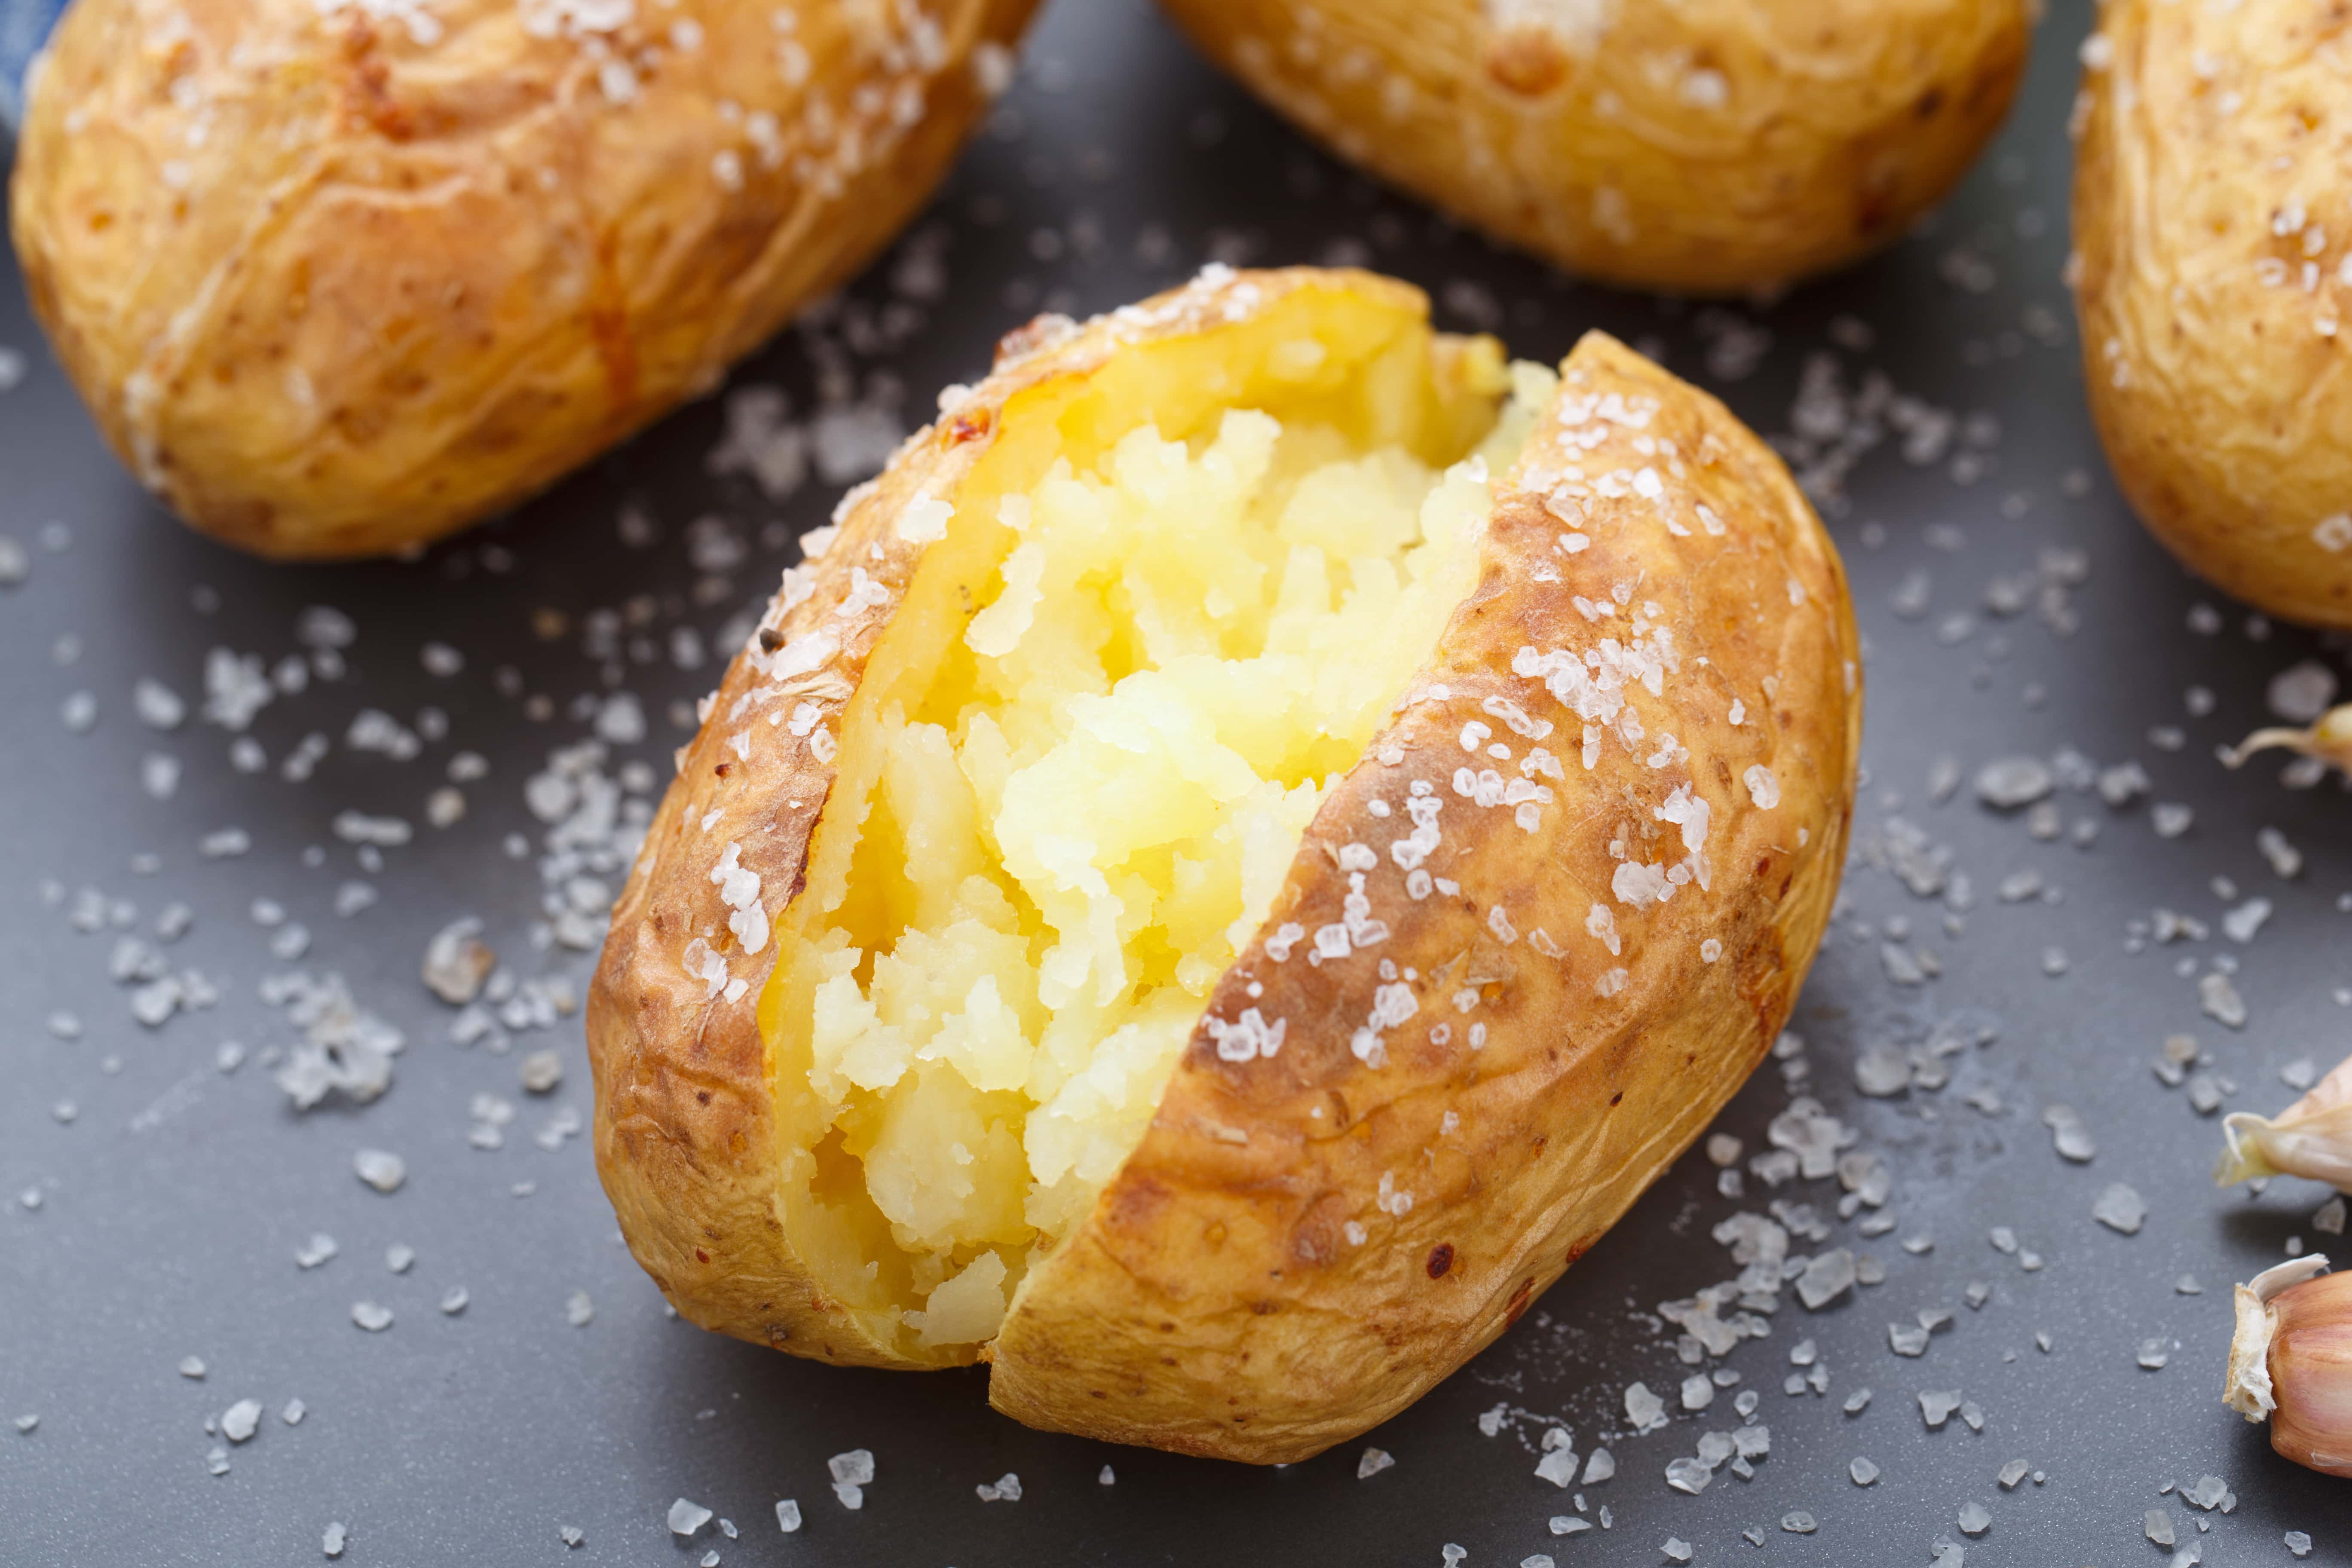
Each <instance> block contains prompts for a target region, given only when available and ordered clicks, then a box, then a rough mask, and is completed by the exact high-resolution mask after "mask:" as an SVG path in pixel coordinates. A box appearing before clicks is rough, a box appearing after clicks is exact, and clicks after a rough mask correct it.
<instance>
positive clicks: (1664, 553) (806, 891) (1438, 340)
mask: <svg viewBox="0 0 2352 1568" xmlns="http://www.w3.org/2000/svg"><path fill="white" fill-rule="evenodd" d="M941 405H942V409H943V412H942V414H941V416H940V420H939V421H938V423H937V424H936V425H934V426H931V427H929V428H927V429H924V430H921V431H919V432H917V433H916V434H915V435H914V436H913V437H910V438H909V440H908V442H907V444H906V445H905V446H904V447H902V448H901V449H900V451H899V452H898V456H897V458H895V459H894V460H893V461H892V463H891V464H890V466H889V467H888V468H887V470H886V471H885V472H884V474H883V475H882V476H881V478H880V479H878V480H877V481H876V482H875V483H873V484H872V485H869V486H866V487H863V488H861V489H858V490H856V491H853V492H852V493H851V494H850V495H849V496H848V497H847V498H845V500H844V502H843V504H842V507H841V509H840V510H839V511H838V512H837V513H836V514H835V516H836V522H835V525H833V526H832V527H829V528H826V529H824V530H820V531H818V533H817V534H816V535H814V536H812V538H811V540H810V541H808V542H807V543H808V559H807V561H806V563H804V564H803V565H801V566H797V567H795V568H793V570H792V571H790V572H788V573H787V574H785V578H784V584H783V587H782V592H781V593H780V594H779V595H777V597H776V599H775V601H774V602H773V603H772V605H771V606H770V608H769V610H768V612H767V614H766V616H765V617H764V619H763V621H762V623H761V627H760V629H759V631H758V633H757V635H756V636H755V637H754V638H753V639H752V641H751V643H750V644H749V645H748V646H747V647H745V648H744V649H743V650H742V651H741V652H740V653H739V654H738V656H737V657H736V658H735V660H734V662H733V664H732V665H731V666H730V668H729V670H728V672H727V674H726V676H725V678H724V679H723V680H722V681H721V683H720V685H719V689H717V690H716V691H715V692H714V693H712V695H711V697H710V698H709V701H708V704H707V706H706V709H705V720H704V724H703V727H702V729H701V731H700V732H699V733H698V735H697V736H696V738H695V740H694V741H693V742H692V743H691V744H690V745H689V746H688V748H687V749H686V751H685V752H682V753H681V759H680V766H679V772H678V774H677V779H676V781H675V782H674V783H673V784H672V785H671V787H670V790H669V792H668V795H667V798H666V799H665V800H664V802H663V803H662V806H661V809H660V811H659V814H658V815H657V816H656V819H655V821H654V823H653V825H652V826H651V828H650V830H649V832H648V835H647V837H646V843H645V847H644V851H643V853H642V855H641V857H640V858H639V861H638V864H637V866H636V868H635V873H634V875H633V876H632V877H631V879H630V880H629V884H628V886H627V889H625V892H624V893H623V895H622V898H621V900H620V901H619V903H618V904H617V906H616V907H615V909H614V914H613V926H612V931H611V934H610V937H609V939H608V941H607V942H606V945H605V949H604V955H603V959H602V962H601V963H600V964H599V967H598V970H597V973H596V975H595V979H594V981H593V984H592V986H591V989H590V996H589V1004H588V1036H589V1052H590V1060H591V1064H592V1068H593V1075H594V1079H595V1085H596V1114H595V1121H594V1130H593V1133H594V1145H595V1151H596V1159H597V1166H598V1170H599V1172H600V1173H601V1174H602V1177H603V1180H604V1185H605V1190H606V1192H607V1193H608V1194H610V1196H611V1198H612V1200H613V1204H614V1209H615V1211H616V1212H617V1214H618V1215H619V1217H620V1222H621V1227H622V1230H623V1232H624V1234H625V1237H627V1240H628V1243H629V1246H630V1247H631V1249H632V1250H633V1251H634V1253H635V1256H636V1258H638V1260H639V1261H640V1262H641V1263H642V1264H643V1265H644V1266H645V1268H646V1270H647V1271H648V1272H649V1273H650V1274H651V1275H652V1276H653V1278H654V1279H655V1280H656V1282H657V1283H658V1284H659V1286H660V1287H661V1289H662V1290H663V1292H664V1293H665V1294H666V1295H667V1297H668V1299H669V1300H671V1301H672V1302H673V1303H674V1304H675V1305H676V1306H677V1309H678V1310H679V1311H680V1312H681V1313H682V1314H684V1315H685V1316H686V1317H687V1318H688V1319H689V1320H691V1321H694V1322H697V1323H699V1324H701V1325H703V1326H705V1327H707V1328H711V1329H716V1330H719V1331H724V1332H727V1333H730V1334H735V1335H738V1336H740V1337H741V1338H744V1339H748V1340H751V1341H754V1342H759V1343H763V1344H769V1345H772V1346H774V1347H776V1348H778V1349H781V1350H784V1351H789V1352H794V1353H796V1354H801V1355H806V1356H812V1357H816V1358H820V1359H823V1360H826V1361H833V1362H840V1363H858V1364H864V1365H869V1366H885V1367H935V1366H944V1365H953V1364H959V1363H971V1362H973V1361H986V1362H989V1363H992V1373H991V1382H990V1388H991V1399H992V1403H993V1404H994V1405H996V1406H997V1408H999V1409H1000V1410H1003V1411H1004V1412H1005V1413H1007V1414H1009V1415H1013V1416H1014V1417H1016V1418H1018V1419H1020V1420H1022V1421H1024V1422H1027V1423H1029V1424H1031V1425H1033V1426H1042V1427H1048V1428H1055V1429H1060V1430H1065V1431H1070V1432H1076V1433H1082V1434H1086V1435H1088V1436H1097V1437H1103V1438H1108V1439H1112V1440H1116V1441H1121V1442H1130V1443H1142V1444H1149V1445H1151V1446H1155V1447H1163V1448H1170V1449H1175V1450H1178V1451H1181V1452H1186V1453H1192V1454H1199V1455H1205V1456H1213V1457H1220V1458H1234V1459H1241V1460H1249V1461H1256V1462H1284V1461H1289V1460H1296V1459H1300V1458H1306V1457H1307V1456H1309V1455H1312V1454H1314V1453H1316V1452H1318V1451H1319V1450H1321V1449H1323V1448H1324V1447H1328V1446H1329V1445H1331V1444H1333V1443H1336V1442H1339V1441H1342V1440H1344V1439H1346V1438H1348V1437H1349V1436H1353V1435H1355V1434H1357V1433H1360V1432H1361V1431H1363V1430H1365V1429H1366V1428H1368V1427H1370V1426H1372V1425H1374V1424H1375V1423H1377V1422H1379V1421H1381V1420H1382V1419H1384V1418H1385V1417H1387V1416H1389V1415H1392V1414H1394V1413H1395V1412H1396V1411H1398V1410H1399V1409H1401V1408H1402V1407H1403V1406H1404V1405H1407V1404H1409V1403H1411V1402H1412V1400H1413V1399H1415V1398H1416V1397H1418V1396H1419V1395H1420V1394H1423V1392H1425V1391H1426V1390H1427V1389H1428V1388H1429V1387H1430V1386H1432V1385H1433V1384H1435V1383H1436V1382H1437V1381H1438V1380H1440V1379H1441V1378H1443V1377H1444V1376H1445V1375H1446V1374H1447V1373H1450V1372H1452V1371H1453V1370H1454V1368H1455V1367H1457V1366H1459V1365H1460V1364H1461V1363H1463V1362H1464V1361H1465V1360H1466V1359H1467V1358H1468V1357H1469V1356H1471V1355H1472V1354H1473V1353H1475V1352H1476V1351H1477V1350H1479V1349H1480V1348H1481V1347H1483V1346H1484V1345H1486V1343H1487V1342H1490V1341H1491V1340H1493V1339H1494V1338H1495V1336H1496V1334H1498V1333H1500V1332H1501V1331H1502V1330H1503V1329H1504V1328H1505V1327H1506V1326H1507V1324H1508V1323H1510V1322H1511V1321H1514V1320H1516V1319H1517V1317H1518V1315H1519V1314H1520V1313H1521V1312H1522V1311H1523V1310H1525V1309H1526V1308H1527V1306H1528V1303H1529V1301H1531V1300H1533V1299H1534V1297H1535V1295H1536V1294H1537V1292H1538V1291H1540V1290H1541V1289H1544V1288H1545V1287H1546V1286H1548V1285H1549V1283H1550V1282H1551V1281H1552V1280H1553V1279H1555V1278H1557V1277H1558V1276H1559V1273H1560V1271H1561V1270H1562V1269H1563V1268H1566V1267H1567V1265H1568V1264H1569V1263H1570V1261H1571V1260H1573V1259H1574V1258H1576V1257H1577V1256H1578V1255H1580V1253H1582V1252H1583V1251H1584V1250H1585V1249H1586V1248H1587V1247H1590V1246H1591V1244H1592V1242H1593V1241H1594V1240H1595V1239H1596V1238H1597V1237H1599V1236H1600V1235H1601V1232H1603V1231H1604V1230H1606V1229H1607V1228H1608V1226H1610V1225H1611V1224H1612V1222H1613V1221H1615V1219H1616V1218H1617V1217H1618V1216H1619V1215H1621V1214H1622V1213H1623V1212H1624V1210H1625V1209H1626V1207H1627V1206H1628V1205H1631V1204H1632V1203H1633V1200H1634V1198H1635V1197H1636V1196H1637V1195H1638V1194H1640V1193H1641V1192H1642V1191H1643V1188H1644V1187H1645V1186H1647V1185H1648V1184H1649V1183H1650V1182H1651V1181H1652V1180H1653V1179H1654V1177H1655V1176H1656V1175H1657V1174H1658V1173H1660V1172H1662V1171H1663V1170H1664V1168H1665V1167H1666V1165H1667V1164H1668V1163H1670V1162H1671V1161H1672V1160H1673V1159H1674V1158H1675V1156H1676V1155H1677V1154H1678V1153H1679V1152H1681V1151H1682V1150H1683V1149H1684V1147H1685V1145H1686V1144H1687V1143H1688V1142H1690V1141H1691V1139H1692V1138H1693V1137H1694V1136H1695V1135H1696V1133H1697V1132H1698V1131H1699V1130H1700V1129H1701V1128H1703V1127H1704V1126H1705V1125H1706V1122H1707V1121H1708V1120H1709V1119H1710V1118H1711V1117H1712V1116H1713V1115H1714V1114H1715V1112H1716V1110H1717V1109H1718V1108H1719V1107H1720V1106H1721V1105H1722V1104H1723V1102H1724V1101H1725V1100H1727V1099H1728V1098H1729V1097H1730V1095H1731V1094H1732V1092H1733V1091H1734V1090H1735V1089H1737V1088H1738V1085H1739V1084H1740V1083H1741V1081H1742V1080H1743V1079H1745V1078H1746V1077H1747V1075H1748V1071H1749V1070H1750V1069H1751V1068H1753V1067H1754V1066H1755V1065H1756V1064H1757V1063H1758V1062H1759V1061H1760V1060H1761V1059H1762V1058H1763V1057H1764V1055H1765V1053H1766V1051H1767V1049H1768V1047H1769V1046H1770V1044H1771V1042H1772V1040H1773V1039H1774V1038H1775V1037H1776V1035H1777V1034H1778V1032H1779V1030H1780V1025H1781V1023H1782V1021H1783V1020H1784V1018H1785V1017H1786V1016H1787V1015H1788V1013H1789V1010H1790V1007H1791V1006H1792V1005H1793V1004H1794V1002H1795V1000H1796V995H1797V990H1798V986H1799V984H1800V983H1801V981H1802V979H1803V976H1804V973H1805V970H1806V967H1807V965H1808V964H1809V963H1810V962H1811V957H1812V954H1813V951H1814V948H1815V945H1816V943H1817V942H1818V941H1819V939H1820V936H1821V933H1822V927H1823V925H1824V923H1825V922H1826V921H1827V920H1828V918H1829V912H1830V908H1831V903H1832V898H1833V895H1834V892H1835V889H1836V886H1837V881H1838V876H1839V871H1840V868H1841V865H1842V862H1843V856H1844V852H1845V842H1846V832H1847V824H1848V818H1849V816H1850V812H1851V807H1852V800H1853V786H1854V767H1855V758H1856V748H1857V744H1858V741H1859V725H1860V715H1861V695H1860V692H1859V689H1858V681H1859V677H1858V672H1857V666H1856V659H1857V658H1858V643H1857V639H1856V635H1855V631H1854V626H1853V616H1852V609H1851V605H1850V604H1849V602H1848V599H1847V595H1846V589H1845V584H1844V579H1843V572H1842V569H1841V567H1840V565H1839V563H1838V560H1837V557H1836V554H1835V552H1834V551H1833V549H1832V546H1831V544H1830V542H1829V540H1828V538H1827V536H1826V535H1825V533H1824V532H1823V531H1822V527H1821V525H1820V523H1819V521H1817V520H1816V518H1815V517H1814V516H1813V514H1812V512H1811V509H1810V508H1809V507H1808V506H1807V504H1806V502H1805V501H1804V500H1803V499H1802V497H1801V495H1800V494H1799V492H1798V490H1797V489H1796V487H1795V485H1794V484H1793V483H1792V482H1791V481H1790V477H1789V475H1788V473H1787V471H1786V469H1785V468H1784V467H1783V466H1782V464H1781V463H1780V459H1779V458H1777V457H1775V456H1774V455H1773V454H1772V453H1771V452H1770V451H1769V450H1768V449H1767V448H1766V447H1764V445H1763V444H1762V443H1761V442H1760V441H1759V440H1758V439H1757V438H1756V437H1755V436H1754V435H1752V434H1751V433H1750V432H1749V431H1748V430H1747V429H1746V428H1745V427H1743V426H1741V425H1739V424H1738V422H1737V421H1736V420H1735V419H1734V418H1733V417H1732V416H1730V415H1729V414H1728V413H1727V411H1726V410H1725V409H1724V408H1723V407H1722V405H1719V404H1718V403H1717V402H1716V401H1715V400H1714V399H1713V398H1711V397H1709V396H1707V395H1705V394H1704V393H1701V392H1699V391H1697V390H1696V389H1694V388H1692V387H1690V386H1688V385H1686V384H1683V383H1682V382H1680V381H1677V380H1675V378H1674V377H1673V376H1671V375H1669V374H1666V373H1665V372H1664V371H1662V370H1660V369H1658V368H1657V367H1656V366H1654V365H1653V364H1652V363H1649V362H1648V361H1646V360H1643V359H1642V358H1640V357H1639V356H1637V355H1635V354H1633V353H1631V352H1630V351H1628V350H1627V349H1625V348H1623V347H1622V346H1621V345H1620V344H1618V343H1617V342H1614V341H1612V340H1611V339H1608V338H1605V337H1602V336H1600V335H1598V334H1594V335H1591V336H1589V337H1587V338H1586V339H1585V340H1584V342H1582V343H1581V344H1580V345H1579V346H1578V348H1577V350H1576V352H1575V353H1573V354H1571V355H1570V357H1569V359H1568V360H1567V361H1566V362H1565V363H1564V364H1563V365H1562V367H1561V369H1560V371H1559V373H1557V374H1555V373H1553V372H1551V371H1549V370H1546V369H1544V368H1543V367H1541V366H1537V365H1528V364H1519V365H1513V366H1507V365H1506V363H1505V362H1504V360H1503V357H1502V354H1501V352H1500V349H1499V347H1498V345H1496V343H1495V342H1493V341H1492V340H1491V339H1483V338H1479V339H1461V338H1454V337H1447V336H1443V335H1439V334H1435V333H1433V332H1432V331H1431V330H1430V327H1429V323H1428V306H1427V301H1426V300H1425V299H1424V298H1423V296H1422V295H1421V294H1420V292H1419V291H1418V290H1416V289H1411V288H1409V287H1407V286H1405V285H1403V284H1400V283H1396V282H1393V281H1391V280H1388V279H1381V278H1376V277H1373V276H1370V275H1368V274H1364V273H1360V272H1352V271H1321V270H1315V269H1303V268H1302V269H1295V270H1289V271H1279V272H1255V273H1234V272H1232V271H1230V270H1227V269H1223V268H1213V269H1211V270H1210V271H1208V272H1205V273H1203V274H1202V277H1201V278H1200V279H1198V280H1196V281H1195V282H1194V283H1193V284H1192V285H1191V286H1189V287H1187V288H1184V289H1178V290H1176V291H1173V292H1171V293H1170V294H1166V295H1162V296H1160V297H1159V298H1157V299H1154V300H1149V301H1147V302H1145V303H1143V304H1140V305H1138V306H1133V307H1129V308H1128V309H1126V310H1119V311H1116V312H1113V313H1111V314H1109V315H1107V316H1104V317H1101V318H1099V319H1097V320H1096V321H1093V322H1092V323H1090V324H1087V325H1086V326H1084V327H1080V326H1077V325H1075V324H1073V323H1071V322H1069V321H1065V320H1061V319H1058V318H1050V317H1049V318H1041V319H1040V320H1039V321H1036V322H1034V323H1032V324H1031V325H1030V326H1029V327H1027V328H1024V329H1023V330H1022V331H1019V332H1017V333H1015V334H1013V336H1012V337H1011V338H1008V339H1007V340H1006V341H1005V343H1004V345H1003V349H1002V350H1001V352H1000V356H999V358H998V361H997V363H996V366H995V369H994V371H993V372H992V374H990V375H989V376H988V377H987V379H986V380H985V381H983V382H982V384H980V385H979V386H977V387H976V388H972V389H969V390H967V389H961V388H951V389H950V392H949V393H948V394H947V395H943V396H942V399H941Z"/></svg>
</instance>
